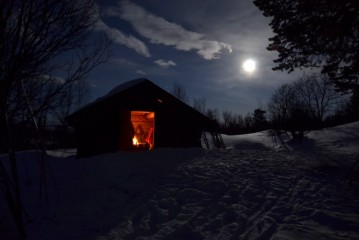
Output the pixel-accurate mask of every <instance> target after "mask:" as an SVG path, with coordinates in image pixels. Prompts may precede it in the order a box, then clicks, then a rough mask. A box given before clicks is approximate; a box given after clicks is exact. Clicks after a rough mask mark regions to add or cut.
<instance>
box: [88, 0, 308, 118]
mask: <svg viewBox="0 0 359 240" xmlns="http://www.w3.org/2000/svg"><path fill="white" fill-rule="evenodd" d="M99 4H100V6H101V8H102V16H101V19H100V21H99V22H98V24H97V27H96V30H97V31H98V32H103V33H105V34H106V35H107V36H108V37H109V38H110V39H111V40H112V41H113V44H112V45H111V57H110V58H109V60H108V61H107V62H106V63H104V64H102V65H100V66H99V67H97V68H96V69H95V70H93V71H92V72H91V74H90V75H89V78H88V79H89V82H90V86H91V100H94V99H96V98H97V97H100V96H102V95H104V94H106V93H107V92H108V91H110V90H111V89H112V88H114V87H115V86H117V85H119V84H121V83H124V82H126V81H129V80H132V79H136V78H142V77H144V78H148V79H150V80H152V81H153V82H155V83H156V84H157V85H159V86H161V87H162V88H164V89H166V90H167V91H171V90H172V88H173V84H174V83H175V82H176V83H178V84H180V85H182V86H184V88H185V90H186V92H187V95H188V96H189V104H192V99H193V98H200V97H205V98H206V99H207V107H210V108H218V110H219V111H220V112H221V111H223V110H229V111H232V112H233V113H237V114H242V115H243V116H244V115H245V114H246V113H248V112H253V110H254V109H255V108H257V107H258V106H259V104H260V103H262V105H263V107H265V105H266V103H267V101H268V99H269V98H270V96H271V95H272V94H273V92H274V91H275V89H277V88H278V87H279V86H280V85H281V84H283V83H290V82H292V81H293V80H296V79H297V78H298V77H299V76H301V75H302V74H303V73H301V72H294V73H291V74H288V73H286V72H280V71H273V70H272V67H274V63H273V59H275V58H276V56H277V54H276V52H269V51H267V50H266V46H267V45H268V42H269V41H268V38H269V37H272V36H273V33H272V31H271V28H270V26H269V21H270V19H268V18H265V17H264V16H263V15H262V13H261V12H260V11H259V10H258V9H257V8H256V7H255V6H254V4H253V2H252V1H251V0H221V1H218V0H205V1H204V0H181V1H179V0H165V1H164V0H150V1H149V0H132V1H127V0H124V1H121V0H117V1H100V2H99ZM247 59H252V60H253V61H255V64H256V66H255V67H256V69H255V70H254V71H253V72H246V71H245V70H244V69H243V67H242V64H243V62H244V61H245V60H247Z"/></svg>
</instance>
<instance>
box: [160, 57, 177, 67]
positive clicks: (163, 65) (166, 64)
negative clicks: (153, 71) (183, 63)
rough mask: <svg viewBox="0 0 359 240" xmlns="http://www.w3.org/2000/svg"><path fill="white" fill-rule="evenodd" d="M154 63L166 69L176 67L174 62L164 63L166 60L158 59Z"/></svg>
mask: <svg viewBox="0 0 359 240" xmlns="http://www.w3.org/2000/svg"><path fill="white" fill-rule="evenodd" d="M155 63H156V64H157V65H159V66H161V67H163V68H168V67H171V66H176V63H175V62H174V61H171V60H169V61H166V60H163V59H158V60H156V61H155Z"/></svg>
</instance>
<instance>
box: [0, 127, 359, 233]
mask: <svg viewBox="0 0 359 240" xmlns="http://www.w3.org/2000/svg"><path fill="white" fill-rule="evenodd" d="M223 138H224V141H225V143H226V146H227V148H228V149H227V150H204V149H198V148H193V149H155V150H153V151H150V152H138V153H125V152H119V153H114V154H106V155H101V156H95V157H91V158H83V159H77V158H76V157H75V156H74V155H73V154H74V152H73V151H72V152H71V151H63V150H62V151H60V150H59V151H56V152H48V158H47V163H48V167H47V168H46V170H47V182H46V183H47V189H48V190H47V194H48V201H46V199H45V194H44V192H43V193H42V197H41V200H40V177H39V176H40V174H39V162H38V155H39V153H38V152H35V151H27V152H20V153H18V154H17V157H18V160H19V166H20V175H21V184H22V187H21V188H22V192H23V195H22V198H23V203H24V208H25V209H26V211H27V215H28V217H27V218H26V221H27V222H26V230H27V232H28V234H29V239H34V240H35V239H79V240H81V239H94V240H104V239H316V240H319V239H359V176H358V171H359V169H358V168H359V166H358V167H357V168H356V169H354V171H352V169H353V167H352V166H353V164H354V162H355V161H356V160H358V159H359V122H356V123H352V124H348V125H343V126H339V127H335V128H330V129H325V130H321V131H313V132H310V133H308V134H307V136H306V138H305V139H304V141H302V142H301V143H291V142H290V141H289V138H288V137H287V136H286V135H282V137H281V138H278V137H274V136H272V135H271V134H270V132H268V131H265V132H260V133H255V134H247V135H240V136H223ZM0 159H2V161H3V162H4V163H5V164H7V159H6V156H4V155H3V156H0ZM13 225H14V224H13V222H12V220H11V218H10V216H9V213H8V209H7V206H6V204H5V200H4V198H3V195H0V239H17V235H16V234H15V230H14V226H13Z"/></svg>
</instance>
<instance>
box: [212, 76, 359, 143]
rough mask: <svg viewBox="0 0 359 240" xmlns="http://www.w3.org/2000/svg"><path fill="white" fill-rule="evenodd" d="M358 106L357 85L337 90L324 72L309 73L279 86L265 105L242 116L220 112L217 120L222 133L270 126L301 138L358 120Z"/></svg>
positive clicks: (256, 129) (237, 132) (249, 131)
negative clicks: (307, 132)
mask: <svg viewBox="0 0 359 240" xmlns="http://www.w3.org/2000/svg"><path fill="white" fill-rule="evenodd" d="M358 106H359V92H358V88H355V89H353V90H352V91H348V92H347V93H346V94H344V93H339V92H337V91H336V90H335V89H334V85H333V84H332V83H331V82H330V80H329V79H328V78H327V77H326V76H325V75H324V76H323V75H310V76H304V77H302V78H300V79H298V80H297V81H295V82H293V83H291V84H283V85H281V86H280V87H279V88H278V89H277V90H276V91H275V92H274V93H273V95H272V97H271V98H270V100H269V101H268V103H267V106H266V108H263V107H259V108H257V109H255V110H254V111H253V113H247V114H246V115H245V116H242V115H240V114H236V113H232V112H230V111H222V120H219V118H217V119H216V120H217V121H218V124H219V125H220V129H221V132H222V133H224V134H229V135H234V134H245V133H251V132H258V131H262V130H266V129H273V130H276V131H288V132H290V133H291V135H292V137H293V138H301V137H303V135H304V132H306V131H311V130H317V129H321V128H325V127H332V126H337V125H340V124H345V123H349V122H354V121H358V120H359V107H358Z"/></svg>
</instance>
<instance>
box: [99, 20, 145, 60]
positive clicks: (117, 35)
mask: <svg viewBox="0 0 359 240" xmlns="http://www.w3.org/2000/svg"><path fill="white" fill-rule="evenodd" d="M95 29H96V30H97V31H100V32H104V33H105V34H106V35H107V36H108V37H109V38H110V39H111V40H112V41H113V42H115V43H117V44H121V45H125V46H126V47H128V48H131V49H133V50H135V51H136V52H137V53H138V54H141V55H142V56H145V57H150V56H151V54H150V52H149V50H148V48H147V46H146V45H145V44H144V43H143V42H142V41H141V40H139V39H137V38H135V37H134V36H132V35H126V34H124V33H122V32H121V31H120V30H118V29H115V28H111V27H109V26H108V25H106V24H105V23H104V22H103V21H102V20H98V21H97V23H96V27H95Z"/></svg>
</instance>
